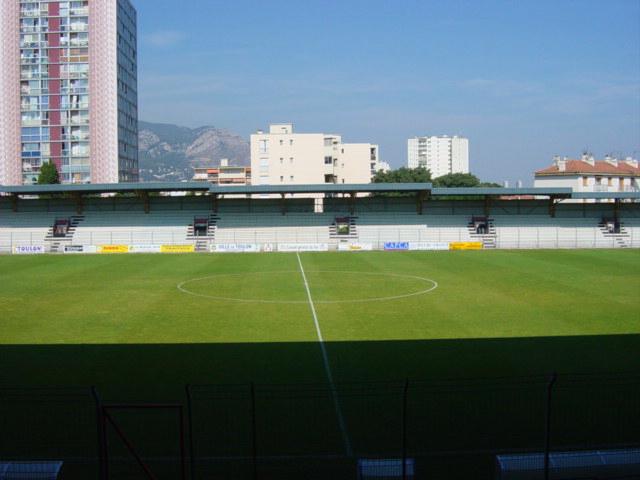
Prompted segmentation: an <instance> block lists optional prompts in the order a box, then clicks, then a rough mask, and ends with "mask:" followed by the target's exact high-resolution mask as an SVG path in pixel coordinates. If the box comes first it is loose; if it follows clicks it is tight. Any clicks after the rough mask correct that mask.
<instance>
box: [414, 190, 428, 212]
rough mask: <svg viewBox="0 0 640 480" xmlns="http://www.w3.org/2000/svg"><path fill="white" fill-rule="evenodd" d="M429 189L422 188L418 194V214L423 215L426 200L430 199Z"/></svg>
mask: <svg viewBox="0 0 640 480" xmlns="http://www.w3.org/2000/svg"><path fill="white" fill-rule="evenodd" d="M429 196H430V195H429V191H428V190H420V191H419V192H418V193H417V194H416V213H417V214H418V215H422V210H423V208H424V202H425V201H427V200H428V199H429Z"/></svg>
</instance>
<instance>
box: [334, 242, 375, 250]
mask: <svg viewBox="0 0 640 480" xmlns="http://www.w3.org/2000/svg"><path fill="white" fill-rule="evenodd" d="M338 250H339V251H340V252H364V251H370V250H373V243H357V242H353V243H339V244H338Z"/></svg>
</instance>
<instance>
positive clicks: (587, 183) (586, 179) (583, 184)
mask: <svg viewBox="0 0 640 480" xmlns="http://www.w3.org/2000/svg"><path fill="white" fill-rule="evenodd" d="M582 186H583V187H587V186H589V179H588V178H587V177H582Z"/></svg>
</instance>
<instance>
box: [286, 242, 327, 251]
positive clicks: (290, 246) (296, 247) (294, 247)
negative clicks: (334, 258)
mask: <svg viewBox="0 0 640 480" xmlns="http://www.w3.org/2000/svg"><path fill="white" fill-rule="evenodd" d="M278 251H279V252H327V251H329V244H328V243H279V244H278Z"/></svg>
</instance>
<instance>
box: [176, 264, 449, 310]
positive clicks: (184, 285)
mask: <svg viewBox="0 0 640 480" xmlns="http://www.w3.org/2000/svg"><path fill="white" fill-rule="evenodd" d="M305 271H306V270H305ZM306 273H307V274H311V275H313V274H316V273H319V274H334V273H335V274H349V275H364V276H378V277H380V276H383V277H389V278H390V279H393V278H398V279H404V280H412V281H416V282H417V283H422V284H424V287H425V288H421V289H419V290H417V291H413V292H408V293H402V294H398V295H388V296H380V297H366V298H352V299H341V300H317V299H315V298H314V299H313V303H316V304H333V303H368V302H384V301H389V300H398V299H402V298H408V297H416V296H418V295H425V294H427V293H429V292H432V291H433V290H435V289H436V288H438V282H436V281H435V280H432V279H430V278H426V277H421V276H418V275H404V274H399V273H386V272H356V271H344V270H309V271H306ZM277 274H291V275H300V271H298V270H292V271H271V272H246V273H219V274H216V275H208V276H206V277H198V278H191V279H189V280H185V281H183V282H180V283H179V284H178V285H177V288H178V290H180V291H181V292H182V293H186V294H188V295H193V296H195V297H202V298H208V299H211V300H221V301H227V302H238V303H277V304H303V303H304V304H306V303H308V300H306V299H304V300H271V299H264V298H237V297H229V296H219V295H209V294H206V293H199V292H195V291H193V290H190V289H189V285H192V284H196V283H197V282H203V281H207V280H220V281H224V279H225V278H229V277H235V278H237V277H247V276H257V275H267V276H268V275H277ZM310 283H311V282H310ZM311 290H312V293H313V285H311Z"/></svg>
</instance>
